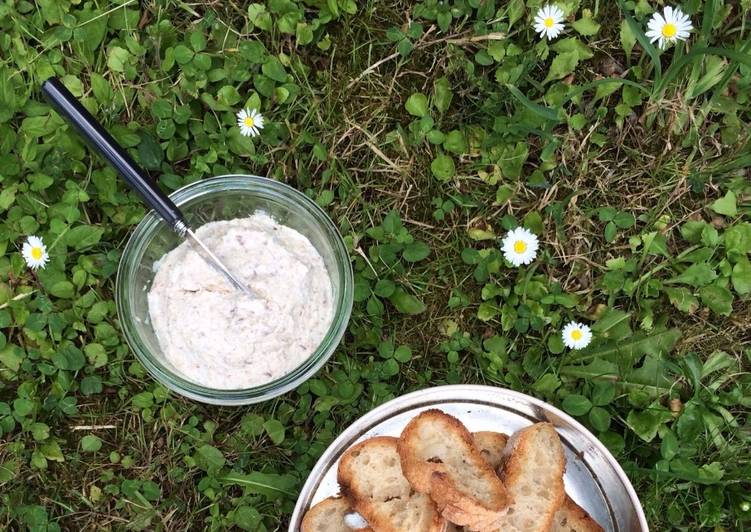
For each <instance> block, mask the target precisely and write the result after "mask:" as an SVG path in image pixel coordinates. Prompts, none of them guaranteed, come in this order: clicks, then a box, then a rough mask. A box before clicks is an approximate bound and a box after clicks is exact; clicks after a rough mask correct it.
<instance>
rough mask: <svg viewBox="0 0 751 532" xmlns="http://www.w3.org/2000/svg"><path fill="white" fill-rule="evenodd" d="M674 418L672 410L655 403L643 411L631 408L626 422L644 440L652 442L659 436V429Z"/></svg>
mask: <svg viewBox="0 0 751 532" xmlns="http://www.w3.org/2000/svg"><path fill="white" fill-rule="evenodd" d="M672 419H673V416H672V414H671V413H670V410H668V409H667V408H665V407H664V406H662V405H661V404H659V403H654V404H652V405H651V406H650V407H649V408H648V409H646V410H644V411H641V412H639V411H636V410H631V411H630V412H629V413H628V416H627V417H626V423H627V424H628V426H629V428H630V429H631V430H633V431H634V432H635V433H636V434H637V436H639V437H640V438H641V439H642V440H644V441H646V442H651V441H652V440H654V439H655V436H657V431H658V429H659V428H660V427H662V426H663V425H664V424H665V423H667V422H668V421H670V420H672Z"/></svg>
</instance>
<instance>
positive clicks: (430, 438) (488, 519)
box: [398, 410, 511, 530]
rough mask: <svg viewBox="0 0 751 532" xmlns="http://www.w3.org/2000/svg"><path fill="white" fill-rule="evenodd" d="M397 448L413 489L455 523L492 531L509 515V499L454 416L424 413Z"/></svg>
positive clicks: (434, 411)
mask: <svg viewBox="0 0 751 532" xmlns="http://www.w3.org/2000/svg"><path fill="white" fill-rule="evenodd" d="M398 449H399V457H400V458H401V464H402V471H403V472H404V476H406V477H407V479H408V480H409V482H410V484H411V485H412V487H414V488H415V490H417V491H419V492H421V493H426V494H429V495H430V497H431V498H432V499H433V500H434V501H435V503H436V505H437V506H438V509H439V511H440V512H441V514H442V515H443V517H445V518H446V519H448V520H449V521H451V522H452V523H455V524H457V525H462V526H467V527H470V528H472V529H474V530H489V529H492V528H493V527H494V523H496V522H497V521H498V520H499V519H500V518H501V517H502V516H503V515H504V514H505V513H506V510H507V508H508V506H509V504H510V503H511V497H509V494H508V492H507V490H506V488H505V486H504V485H503V482H501V480H500V479H499V477H498V476H497V475H496V473H495V471H494V470H493V468H492V467H491V466H490V465H489V464H488V462H487V461H486V460H485V458H483V456H482V454H481V452H480V451H479V450H478V449H477V447H476V446H475V443H474V439H473V438H472V434H470V432H469V431H468V430H467V429H466V427H465V426H464V425H463V424H462V423H461V422H460V421H459V420H458V419H456V418H455V417H453V416H450V415H448V414H446V413H444V412H442V411H440V410H426V411H425V412H422V413H421V414H420V415H418V416H417V417H415V418H414V419H412V420H411V421H410V422H409V423H408V424H407V426H406V427H405V428H404V430H403V431H402V435H401V437H400V438H399V444H398Z"/></svg>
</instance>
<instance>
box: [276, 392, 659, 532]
mask: <svg viewBox="0 0 751 532" xmlns="http://www.w3.org/2000/svg"><path fill="white" fill-rule="evenodd" d="M428 408H438V409H440V410H443V411H444V412H446V413H448V414H451V415H453V416H455V417H457V418H458V419H460V420H461V421H462V422H463V423H464V424H465V425H466V426H467V428H468V429H469V430H470V431H472V432H476V431H481V430H492V431H496V432H504V433H506V434H511V433H513V432H515V431H517V430H519V429H521V428H523V427H525V426H527V425H530V424H532V423H535V422H537V421H549V422H551V423H552V424H553V425H555V427H556V429H557V430H558V433H559V435H560V437H561V441H562V443H563V446H564V449H565V452H566V474H565V476H564V482H565V484H566V493H568V495H569V496H570V497H571V498H572V499H573V500H574V501H576V502H577V504H579V506H581V507H582V508H584V509H585V510H586V511H587V512H589V514H590V515H591V516H592V517H593V518H594V519H596V520H597V522H598V523H600V525H602V526H603V527H604V528H605V530H607V531H609V532H649V528H648V526H647V520H646V518H645V517H644V511H643V510H642V507H641V504H640V502H639V498H638V497H637V496H636V493H635V492H634V488H633V487H632V486H631V483H630V482H629V480H628V478H627V477H626V474H625V473H624V472H623V469H621V467H620V465H619V464H618V461H617V460H616V459H615V458H614V457H613V455H612V454H610V452H609V451H608V450H607V449H606V448H605V446H604V445H603V444H602V443H600V441H599V440H598V439H597V438H596V437H595V436H594V435H593V434H592V433H590V432H589V431H588V430H587V429H586V428H584V427H583V426H582V425H581V424H580V423H579V422H577V421H576V420H575V419H573V418H572V417H571V416H569V415H567V414H565V413H563V412H561V411H560V410H558V409H557V408H555V407H553V406H550V405H549V404H547V403H544V402H543V401H540V400H538V399H535V398H534V397H530V396H528V395H525V394H522V393H518V392H514V391H511V390H506V389H503V388H495V387H491V386H470V385H458V386H439V387H435V388H428V389H426V390H422V391H419V392H414V393H411V394H408V395H404V396H402V397H398V398H396V399H394V400H392V401H389V402H388V403H385V404H383V405H381V406H380V407H378V408H376V409H375V410H373V411H371V412H369V413H368V414H366V415H364V416H363V417H361V418H360V419H358V420H357V421H355V422H354V423H353V424H352V425H350V426H349V427H348V428H347V430H345V431H344V432H343V433H342V434H341V435H340V436H339V437H338V438H337V439H336V440H335V441H334V442H333V443H332V444H331V445H330V446H329V448H328V449H327V450H326V452H324V453H323V455H322V456H321V458H320V459H319V460H318V463H317V464H316V465H315V467H314V468H313V470H312V471H311V473H310V476H309V477H308V480H307V482H306V483H305V485H304V486H303V488H302V491H301V492H300V496H299V498H298V499H297V505H296V506H295V511H294V513H293V514H292V519H291V520H290V525H289V532H298V531H299V530H300V523H301V522H302V518H303V515H305V512H306V511H307V510H308V508H310V506H312V505H313V504H316V503H317V502H319V501H321V500H323V499H325V498H326V497H330V496H332V495H336V494H338V493H339V486H338V484H337V482H336V469H337V466H338V462H339V457H340V456H341V455H342V454H343V453H344V451H346V450H347V449H348V448H349V447H351V446H352V445H354V444H355V443H357V442H359V441H362V440H364V439H367V438H370V437H372V436H399V434H401V432H402V429H403V428H404V427H405V425H406V424H407V423H408V422H409V421H410V420H411V419H412V418H413V417H415V416H416V415H417V414H419V413H420V412H422V411H423V410H426V409H428Z"/></svg>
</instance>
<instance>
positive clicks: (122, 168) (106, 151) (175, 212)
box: [42, 78, 185, 233]
mask: <svg viewBox="0 0 751 532" xmlns="http://www.w3.org/2000/svg"><path fill="white" fill-rule="evenodd" d="M42 94H44V97H45V98H46V99H47V101H48V102H49V103H50V105H52V107H54V108H55V110H56V111H57V112H58V113H59V114H60V116H62V117H63V118H64V119H65V120H67V121H68V123H69V124H71V125H73V126H74V127H75V128H76V130H78V133H80V134H81V136H82V137H83V138H84V139H85V140H86V141H87V142H88V144H89V146H91V148H93V149H94V150H95V151H96V152H98V153H99V155H101V156H102V157H104V158H105V160H106V161H107V162H108V163H109V164H111V165H112V166H113V168H115V170H117V171H118V172H119V173H120V175H121V176H122V177H123V178H124V179H125V181H126V182H127V183H128V185H130V187H131V188H132V189H133V190H135V191H136V192H138V193H139V194H140V195H141V197H142V198H143V200H144V202H145V203H146V205H148V206H149V207H151V208H152V209H154V211H156V213H157V214H158V215H159V216H161V217H162V218H163V219H164V221H165V222H167V223H168V224H169V225H170V227H172V228H173V229H175V230H176V231H178V232H180V233H182V232H184V229H185V224H184V222H183V215H182V213H181V212H180V209H178V208H177V205H175V204H174V203H173V202H172V200H171V199H169V198H168V197H167V195H166V194H164V193H163V192H162V191H161V190H159V187H158V186H157V185H156V183H155V182H154V181H153V180H152V179H151V178H150V177H149V176H148V175H146V173H145V172H144V171H143V170H142V169H141V168H140V167H139V166H138V165H137V164H136V162H135V161H134V160H133V159H132V158H131V157H130V155H128V152H126V151H125V150H124V149H123V148H122V146H120V145H119V144H118V143H117V141H116V140H115V139H113V138H112V136H111V135H110V134H109V133H107V132H106V131H105V130H104V128H103V127H102V125H101V124H100V123H99V122H97V121H96V119H95V118H94V117H93V116H91V113H89V112H88V111H87V110H86V109H85V108H84V106H83V105H81V103H80V102H79V101H78V100H76V98H75V97H74V96H73V95H72V94H71V93H70V91H68V89H66V88H65V86H64V85H63V84H62V83H61V82H60V80H58V79H56V78H50V79H48V80H47V81H45V82H44V83H43V84H42Z"/></svg>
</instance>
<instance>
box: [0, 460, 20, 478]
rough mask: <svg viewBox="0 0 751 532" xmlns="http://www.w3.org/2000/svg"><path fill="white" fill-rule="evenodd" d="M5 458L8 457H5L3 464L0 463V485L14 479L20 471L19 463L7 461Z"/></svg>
mask: <svg viewBox="0 0 751 532" xmlns="http://www.w3.org/2000/svg"><path fill="white" fill-rule="evenodd" d="M7 458H9V457H6V460H5V461H4V462H0V485H2V484H4V483H5V482H8V481H9V480H13V479H14V478H16V475H18V472H19V471H20V469H21V463H20V462H19V461H18V460H7Z"/></svg>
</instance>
